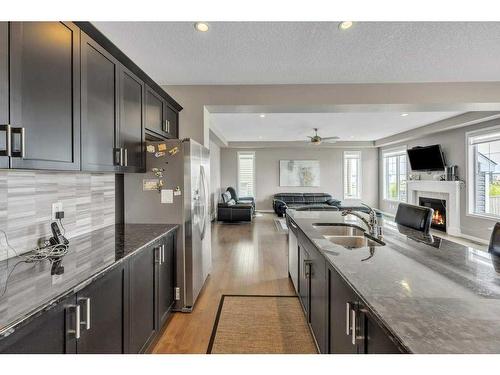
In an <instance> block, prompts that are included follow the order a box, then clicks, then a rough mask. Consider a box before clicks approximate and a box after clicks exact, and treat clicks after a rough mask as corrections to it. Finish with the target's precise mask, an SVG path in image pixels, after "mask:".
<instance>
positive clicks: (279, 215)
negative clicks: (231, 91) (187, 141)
mask: <svg viewBox="0 0 500 375" xmlns="http://www.w3.org/2000/svg"><path fill="white" fill-rule="evenodd" d="M385 107H387V106H385ZM448 107H449V106H448ZM373 108H374V107H372V108H371V109H370V111H360V110H359V107H358V108H356V109H357V111H351V110H352V109H349V110H350V112H347V111H346V112H322V113H313V112H299V111H298V110H297V108H292V107H289V108H287V112H276V109H273V108H269V107H267V112H257V111H256V109H255V108H252V111H253V112H247V113H242V109H241V108H240V107H229V106H224V107H223V108H222V110H223V111H224V112H223V111H221V109H215V108H214V107H212V110H213V113H210V114H209V118H210V120H209V123H210V132H209V134H210V149H211V153H212V156H213V157H212V165H211V170H212V177H211V186H212V190H211V199H212V202H211V210H212V217H213V219H216V218H217V210H218V209H219V210H225V209H226V208H227V200H229V199H231V198H234V199H233V200H232V201H231V202H230V205H232V204H233V203H237V201H238V200H239V204H236V205H234V206H232V208H233V209H236V210H237V209H238V208H243V206H244V205H245V204H247V205H248V204H249V205H251V212H252V213H253V214H252V215H250V213H247V215H246V216H245V217H244V218H241V217H240V218H238V217H237V216H235V219H228V218H227V217H224V215H222V216H220V217H219V220H218V221H219V222H220V223H224V222H226V223H227V222H233V223H234V222H239V223H248V222H250V221H252V220H255V213H256V214H257V215H272V216H273V217H274V219H273V220H274V221H275V223H276V227H277V228H278V229H280V226H281V227H282V229H283V230H285V231H286V229H287V228H286V224H285V220H284V216H285V213H286V210H287V209H294V210H302V211H303V210H308V211H312V212H318V211H324V210H331V211H345V210H353V211H359V212H364V213H368V212H369V208H368V207H371V208H373V209H375V210H376V211H377V214H378V216H379V217H380V218H383V220H385V221H387V222H389V223H390V222H392V221H394V218H395V214H396V211H397V209H398V205H399V203H401V202H403V203H408V204H413V205H417V206H427V207H432V208H433V209H434V216H433V220H432V224H431V231H432V233H434V234H435V235H438V236H441V237H445V238H454V239H455V240H456V241H459V242H462V243H468V244H471V243H472V244H474V245H476V247H479V248H481V249H485V248H486V245H487V244H488V241H489V239H490V235H491V231H492V229H493V225H494V219H493V220H492V218H493V217H494V215H495V212H496V211H495V210H497V209H496V205H495V202H496V198H495V196H494V194H495V191H496V190H495V188H496V185H495V184H496V182H495V181H496V177H495V166H496V164H494V163H496V162H495V161H494V160H496V159H495V158H496V157H497V156H496V153H495V152H494V151H491V152H490V151H489V150H490V149H489V148H488V149H487V152H485V151H483V152H482V153H480V155H481V157H486V156H485V155H487V157H490V158H491V159H488V158H487V159H484V160H490V162H489V164H485V163H483V164H482V165H484V166H485V168H489V169H488V172H491V173H493V174H491V173H489V174H488V177H487V178H488V180H489V181H491V187H489V191H490V193H489V194H490V195H491V196H490V197H489V198H483V199H486V200H485V201H484V203H482V204H481V203H480V202H479V201H478V200H480V199H481V196H480V195H479V194H480V193H479V192H477V193H476V192H475V189H472V190H473V191H472V192H471V189H469V188H468V185H467V184H466V181H467V179H468V178H472V179H473V180H474V174H475V172H473V171H472V170H471V164H474V160H475V159H474V158H476V159H477V156H474V155H475V154H474V153H473V152H472V150H471V149H470V147H469V146H468V145H467V142H469V141H468V139H466V138H467V137H469V136H470V133H471V132H472V134H474V132H478V131H479V132H480V133H482V132H483V131H482V130H481V129H487V130H485V131H484V132H486V134H487V133H488V130H489V129H492V128H493V132H494V131H495V127H496V126H497V125H498V124H500V120H497V119H498V117H499V113H498V112H494V111H463V110H462V111H460V110H459V108H458V106H457V105H455V108H454V110H451V109H446V108H445V107H444V106H443V109H442V110H440V111H425V112H424V111H420V112H417V111H413V112H410V111H407V112H403V111H402V110H401V109H399V110H398V111H395V110H391V111H387V110H385V111H384V110H381V109H382V106H379V110H378V111H375V110H374V109H373ZM214 109H215V110H214ZM302 109H303V108H302ZM445 109H446V110H445ZM261 110H263V108H261ZM487 147H490V145H488V146H487ZM494 147H495V145H493V148H494ZM418 148H424V151H425V149H426V148H428V150H429V152H430V153H431V154H429V155H430V156H429V155H427V156H426V155H425V154H421V155H417V156H416V157H413V159H414V160H411V158H409V156H411V154H409V153H408V150H411V149H418ZM433 149H435V151H436V152H435V154H434V155H432V152H433ZM488 152H490V153H488ZM422 155H423V156H422ZM436 155H437V156H436ZM440 155H441V156H442V159H443V160H442V161H439V160H438V161H436V160H434V163H437V164H439V163H441V164H442V165H441V166H439V165H437V166H436V165H430V166H429V165H423V166H422V165H420V166H419V165H416V164H415V163H417V164H418V162H419V161H421V160H422V157H424V158H429V157H430V158H434V159H436V157H437V158H438V159H439V158H440V157H441V156H440ZM423 161H424V162H425V160H423ZM431 164H432V163H431ZM477 183H479V182H477ZM477 183H476V182H474V184H476V185H477ZM474 184H473V186H474ZM227 188H229V189H230V190H233V192H232V195H231V194H228V198H227V200H226V201H224V192H226V189H227ZM471 194H472V195H471ZM482 196H483V197H484V192H483V195H482ZM248 198H251V199H250V200H249V199H248ZM245 199H246V201H245ZM475 201H478V203H477V209H478V210H481V209H482V210H483V212H482V213H481V212H476V213H475V214H474V215H471V211H470V210H476V206H475V203H474V202H475ZM436 203H438V204H441V206H438V207H436ZM473 203H474V207H472V206H471V205H472V204H473ZM240 205H243V206H241V207H240ZM367 206H368V207H367ZM471 207H472V208H471ZM481 207H482V208H481ZM487 210H489V211H487ZM254 211H255V212H254ZM233 212H234V211H233ZM240 212H241V211H240ZM248 212H250V211H248Z"/></svg>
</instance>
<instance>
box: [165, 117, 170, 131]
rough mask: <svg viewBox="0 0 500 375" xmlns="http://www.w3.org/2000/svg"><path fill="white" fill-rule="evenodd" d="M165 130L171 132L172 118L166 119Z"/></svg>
mask: <svg viewBox="0 0 500 375" xmlns="http://www.w3.org/2000/svg"><path fill="white" fill-rule="evenodd" d="M165 130H166V131H167V133H170V120H165Z"/></svg>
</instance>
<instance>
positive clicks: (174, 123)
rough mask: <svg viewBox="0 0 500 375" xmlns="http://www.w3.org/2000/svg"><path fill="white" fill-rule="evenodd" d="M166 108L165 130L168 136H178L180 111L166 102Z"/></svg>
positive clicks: (164, 104)
mask: <svg viewBox="0 0 500 375" xmlns="http://www.w3.org/2000/svg"><path fill="white" fill-rule="evenodd" d="M163 106H164V109H165V115H164V118H165V121H164V131H165V133H167V136H168V138H178V137H179V135H178V113H177V111H175V110H174V109H172V108H170V106H169V105H168V104H167V103H166V102H164V103H163Z"/></svg>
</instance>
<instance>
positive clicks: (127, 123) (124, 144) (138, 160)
mask: <svg viewBox="0 0 500 375" xmlns="http://www.w3.org/2000/svg"><path fill="white" fill-rule="evenodd" d="M143 102H144V83H143V82H142V81H141V80H140V79H139V78H138V77H136V76H135V75H134V74H133V73H132V72H130V71H129V70H127V69H126V68H124V67H122V68H121V69H120V134H119V144H120V147H121V148H122V150H123V151H122V152H123V153H124V156H123V159H124V160H123V164H124V166H123V167H122V170H123V171H124V172H141V171H144V143H143V142H144V136H143V134H144V127H143V122H144V113H143V112H144V111H143V108H144V105H143V104H144V103H143Z"/></svg>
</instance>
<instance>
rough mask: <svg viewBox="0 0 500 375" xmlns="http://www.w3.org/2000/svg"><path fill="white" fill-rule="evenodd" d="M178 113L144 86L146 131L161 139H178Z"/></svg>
mask: <svg viewBox="0 0 500 375" xmlns="http://www.w3.org/2000/svg"><path fill="white" fill-rule="evenodd" d="M178 118H179V116H178V112H177V111H176V110H174V109H173V108H172V107H171V106H170V105H169V104H168V103H167V101H166V100H165V99H163V98H162V97H161V96H160V95H158V93H156V92H155V91H154V90H153V89H151V88H150V87H148V86H146V130H147V131H148V132H149V133H152V134H156V135H157V136H160V137H161V138H168V139H172V138H178V132H179V131H178V129H179V120H178Z"/></svg>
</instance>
